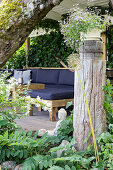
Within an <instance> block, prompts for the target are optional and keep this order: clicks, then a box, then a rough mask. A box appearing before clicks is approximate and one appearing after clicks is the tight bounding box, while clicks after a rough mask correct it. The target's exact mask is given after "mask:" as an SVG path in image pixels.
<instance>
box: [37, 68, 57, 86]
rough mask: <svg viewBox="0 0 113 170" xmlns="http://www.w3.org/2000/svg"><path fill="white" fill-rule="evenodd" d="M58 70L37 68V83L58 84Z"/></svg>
mask: <svg viewBox="0 0 113 170" xmlns="http://www.w3.org/2000/svg"><path fill="white" fill-rule="evenodd" d="M59 73H60V70H58V69H39V70H38V75H37V80H36V81H37V83H45V84H58V79H59Z"/></svg>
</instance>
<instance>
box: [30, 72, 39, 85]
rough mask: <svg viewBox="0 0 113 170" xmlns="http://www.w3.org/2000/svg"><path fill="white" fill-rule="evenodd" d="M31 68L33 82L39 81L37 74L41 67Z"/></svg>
mask: <svg viewBox="0 0 113 170" xmlns="http://www.w3.org/2000/svg"><path fill="white" fill-rule="evenodd" d="M30 70H31V83H37V76H38V71H39V69H30Z"/></svg>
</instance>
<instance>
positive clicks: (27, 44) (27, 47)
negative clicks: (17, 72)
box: [26, 37, 30, 68]
mask: <svg viewBox="0 0 113 170" xmlns="http://www.w3.org/2000/svg"><path fill="white" fill-rule="evenodd" d="M29 49H30V37H28V38H27V39H26V68H27V67H28V52H29Z"/></svg>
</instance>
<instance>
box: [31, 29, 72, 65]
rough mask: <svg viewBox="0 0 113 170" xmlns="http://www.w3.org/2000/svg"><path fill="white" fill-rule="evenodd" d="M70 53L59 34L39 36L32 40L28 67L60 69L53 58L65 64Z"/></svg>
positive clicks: (52, 33)
mask: <svg viewBox="0 0 113 170" xmlns="http://www.w3.org/2000/svg"><path fill="white" fill-rule="evenodd" d="M71 53H72V50H71V48H69V47H67V46H66V45H65V43H64V40H63V35H62V34H61V33H60V32H51V33H50V34H45V35H40V36H38V37H37V38H32V40H31V47H30V51H29V59H28V66H30V67H62V65H61V64H60V62H59V61H58V60H57V59H56V58H55V57H58V58H60V59H61V60H62V61H63V62H64V63H65V64H67V57H68V56H69V55H70V54H71Z"/></svg>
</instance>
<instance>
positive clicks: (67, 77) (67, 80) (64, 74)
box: [58, 69, 74, 85]
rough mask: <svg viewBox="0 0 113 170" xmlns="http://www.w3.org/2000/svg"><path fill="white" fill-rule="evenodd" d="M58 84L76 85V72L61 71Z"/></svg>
mask: <svg viewBox="0 0 113 170" xmlns="http://www.w3.org/2000/svg"><path fill="white" fill-rule="evenodd" d="M58 84H66V85H74V72H72V71H70V70H67V69H66V70H65V69H64V70H60V75H59V82H58Z"/></svg>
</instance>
